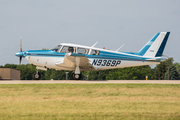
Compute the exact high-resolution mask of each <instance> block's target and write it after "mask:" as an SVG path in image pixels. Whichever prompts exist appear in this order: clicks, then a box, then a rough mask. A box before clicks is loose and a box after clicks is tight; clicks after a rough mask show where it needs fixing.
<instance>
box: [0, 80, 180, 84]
mask: <svg viewBox="0 0 180 120" xmlns="http://www.w3.org/2000/svg"><path fill="white" fill-rule="evenodd" d="M63 83H66V84H97V83H111V84H129V83H133V84H137V83H138V84H139V83H142V84H145V83H150V84H180V80H89V81H87V80H0V84H63Z"/></svg>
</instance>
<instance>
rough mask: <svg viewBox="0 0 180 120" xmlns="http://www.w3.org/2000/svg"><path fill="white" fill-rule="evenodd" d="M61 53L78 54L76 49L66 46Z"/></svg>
mask: <svg viewBox="0 0 180 120" xmlns="http://www.w3.org/2000/svg"><path fill="white" fill-rule="evenodd" d="M61 53H76V47H70V46H64V47H63V48H62V50H61Z"/></svg>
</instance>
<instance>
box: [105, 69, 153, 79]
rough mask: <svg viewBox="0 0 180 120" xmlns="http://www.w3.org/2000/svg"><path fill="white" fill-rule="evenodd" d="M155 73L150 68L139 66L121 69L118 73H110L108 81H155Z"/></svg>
mask: <svg viewBox="0 0 180 120" xmlns="http://www.w3.org/2000/svg"><path fill="white" fill-rule="evenodd" d="M153 73H154V71H153V70H152V69H151V68H150V67H149V66H137V67H127V68H119V69H117V71H113V72H111V71H110V72H109V74H108V75H107V77H106V79H108V80H145V78H146V76H148V78H149V79H154V74H153Z"/></svg>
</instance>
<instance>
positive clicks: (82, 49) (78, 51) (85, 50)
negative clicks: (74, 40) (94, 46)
mask: <svg viewBox="0 0 180 120" xmlns="http://www.w3.org/2000/svg"><path fill="white" fill-rule="evenodd" d="M88 52H89V49H85V48H79V47H78V48H77V53H79V54H88Z"/></svg>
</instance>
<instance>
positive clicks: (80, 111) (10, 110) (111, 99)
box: [0, 84, 180, 120]
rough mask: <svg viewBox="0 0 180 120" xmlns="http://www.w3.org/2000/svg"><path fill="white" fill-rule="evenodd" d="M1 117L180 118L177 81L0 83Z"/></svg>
mask: <svg viewBox="0 0 180 120" xmlns="http://www.w3.org/2000/svg"><path fill="white" fill-rule="evenodd" d="M0 119H4V120H8V119H17V120H24V119H30V120H37V119H46V120H48V119H51V120H56V119H75V120H79V119H83V120H84V119H91V120H101V119H107V120H108V119H112V120H116V119H137V120H139V119H145V120H148V119H150V120H154V119H160V120H164V119H175V120H178V119H179V120H180V84H19V85H16V84H15V85H2V84H1V85H0Z"/></svg>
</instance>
